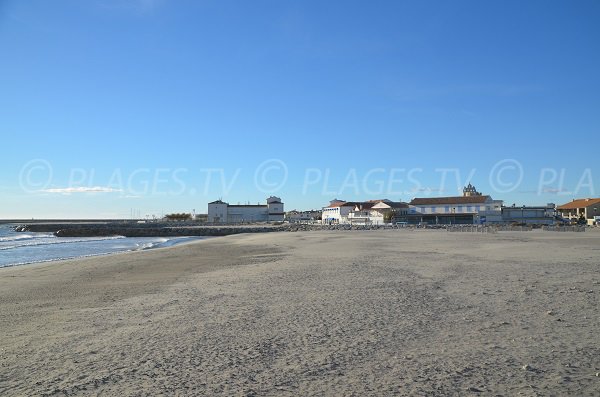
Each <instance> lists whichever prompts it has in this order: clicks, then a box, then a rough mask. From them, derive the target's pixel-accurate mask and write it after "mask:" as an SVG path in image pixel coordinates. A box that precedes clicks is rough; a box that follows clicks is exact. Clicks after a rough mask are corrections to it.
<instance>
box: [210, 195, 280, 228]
mask: <svg viewBox="0 0 600 397" xmlns="http://www.w3.org/2000/svg"><path fill="white" fill-rule="evenodd" d="M284 216H285V212H284V211H283V203H282V202H281V199H280V198H279V197H274V196H271V197H269V198H268V199H267V203H266V204H256V205H251V204H245V205H230V204H229V203H226V202H223V201H221V200H217V201H213V202H212V203H208V222H210V223H241V222H281V221H283V218H284Z"/></svg>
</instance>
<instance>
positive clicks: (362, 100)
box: [0, 0, 600, 218]
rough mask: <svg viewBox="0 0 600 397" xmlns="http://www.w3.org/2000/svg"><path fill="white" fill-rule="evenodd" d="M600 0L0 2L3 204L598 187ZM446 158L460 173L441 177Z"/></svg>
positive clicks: (62, 205) (52, 212) (170, 206)
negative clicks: (472, 188)
mask: <svg viewBox="0 0 600 397" xmlns="http://www.w3.org/2000/svg"><path fill="white" fill-rule="evenodd" d="M598 20H600V3H599V2H597V1H577V2H554V1H530V2H517V1H502V2H500V1H497V2H480V1H453V2H442V1H440V2H434V1H427V2H422V1H418V2H417V1H411V2H409V1H389V2H388V1H378V2H371V3H368V2H362V1H343V2H342V1H339V2H334V1H332V2H322V1H319V2H317V1H314V2H310V1H306V2H288V1H252V2H248V1H238V2H235V1H229V2H224V1H167V0H163V1H161V0H97V1H94V0H90V1H75V0H73V1H52V2H48V1H31V2H23V1H3V2H0V49H1V54H2V55H1V57H2V59H1V62H0V88H1V89H0V136H1V138H2V147H3V149H4V150H2V155H1V159H0V165H1V166H2V172H1V173H0V189H1V190H0V218H13V217H24V218H30V217H36V218H41V217H71V218H76V217H100V218H102V217H129V216H130V214H131V209H132V208H133V209H135V211H137V212H138V213H139V214H141V215H143V216H145V215H147V214H149V215H151V214H155V215H160V214H161V213H167V212H174V211H177V212H180V211H191V210H192V209H195V210H196V212H205V211H206V203H207V202H208V201H212V200H214V199H217V198H223V199H224V200H227V201H229V202H231V203H238V202H241V203H243V202H248V201H249V202H253V203H254V202H258V201H263V200H264V199H265V198H266V197H267V196H269V195H270V194H274V195H278V196H281V197H282V198H283V200H284V202H285V203H286V209H293V208H298V209H308V208H313V207H314V208H317V207H321V206H323V205H325V204H326V203H327V202H328V201H329V200H331V199H333V198H335V197H337V198H342V199H346V200H358V199H371V198H384V197H386V198H390V199H394V200H399V199H401V200H405V201H408V200H410V199H411V198H412V197H415V196H438V195H454V194H456V193H457V189H458V188H459V187H460V186H461V185H462V184H463V183H466V182H468V181H469V180H470V181H471V182H473V183H474V184H475V185H476V186H477V187H478V189H479V190H480V191H482V192H484V193H489V194H491V195H492V196H493V197H494V198H497V199H504V200H505V201H506V203H507V204H512V203H517V204H545V203H547V202H556V203H562V202H566V201H569V200H571V199H572V198H574V197H589V196H594V195H595V196H600V167H599V165H600V162H599V160H598V148H597V146H596V145H595V141H596V140H597V139H598V138H597V137H598V136H599V134H598V133H599V132H600V131H599V128H600V127H599V126H600V111H598V109H600V77H599V76H600V75H599V73H598V70H600V24H598V23H597V21H598ZM443 175H446V177H445V178H444V177H443Z"/></svg>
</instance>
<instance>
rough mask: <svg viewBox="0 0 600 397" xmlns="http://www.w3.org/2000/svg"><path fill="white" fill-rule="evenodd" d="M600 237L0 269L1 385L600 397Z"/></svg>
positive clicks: (363, 234)
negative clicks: (598, 396) (599, 396)
mask: <svg viewBox="0 0 600 397" xmlns="http://www.w3.org/2000/svg"><path fill="white" fill-rule="evenodd" d="M599 274H600V232H598V231H591V232H587V233H552V232H541V231H535V232H514V233H513V232H511V233H508V232H507V233H499V234H495V235H492V234H490V235H487V234H486V235H480V234H472V233H446V232H443V231H407V230H381V231H320V232H316V231H313V232H298V233H267V234H251V235H236V236H228V237H221V238H216V239H212V240H206V241H201V242H197V243H193V244H188V245H184V246H179V247H172V248H165V249H158V250H153V251H145V252H135V253H127V254H119V255H111V256H105V257H97V258H88V259H83V260H71V261H64V262H57V263H48V264H40V265H27V266H21V267H16V268H8V269H0V335H2V337H1V338H0V395H7V396H21V395H82V396H88V395H104V396H113V395H114V396H146V395H239V396H252V395H257V396H262V395H277V396H281V395H283V396H286V395H289V396H298V395H303V396H309V395H315V396H317V395H332V396H367V395H503V396H514V395H525V396H537V395H573V396H597V395H599V394H600V376H599V375H600V332H599V330H600V310H599V306H598V305H599V303H600V298H599V297H600V275H599Z"/></svg>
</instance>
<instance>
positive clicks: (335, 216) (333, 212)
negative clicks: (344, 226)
mask: <svg viewBox="0 0 600 397" xmlns="http://www.w3.org/2000/svg"><path fill="white" fill-rule="evenodd" d="M355 204H356V203H351V202H347V201H344V200H338V199H333V200H331V201H330V202H329V205H328V206H327V207H323V209H322V210H321V222H322V223H324V224H328V225H330V224H334V223H348V214H350V211H352V210H353V209H354V207H355Z"/></svg>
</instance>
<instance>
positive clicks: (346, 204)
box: [321, 199, 408, 225]
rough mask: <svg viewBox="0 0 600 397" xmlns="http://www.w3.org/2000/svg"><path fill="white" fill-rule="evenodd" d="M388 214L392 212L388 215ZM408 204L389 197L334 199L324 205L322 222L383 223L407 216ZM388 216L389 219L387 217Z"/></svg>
mask: <svg viewBox="0 0 600 397" xmlns="http://www.w3.org/2000/svg"><path fill="white" fill-rule="evenodd" d="M387 214H390V215H389V216H387ZM407 214H408V204H407V203H402V202H397V201H391V200H387V199H380V200H369V201H343V200H337V199H336V200H332V201H331V202H330V203H329V206H327V207H323V211H322V216H321V218H322V222H323V223H325V224H332V223H339V224H347V223H350V224H364V225H382V224H384V223H386V221H389V220H391V218H396V217H400V216H406V215H407ZM386 218H387V219H386Z"/></svg>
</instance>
